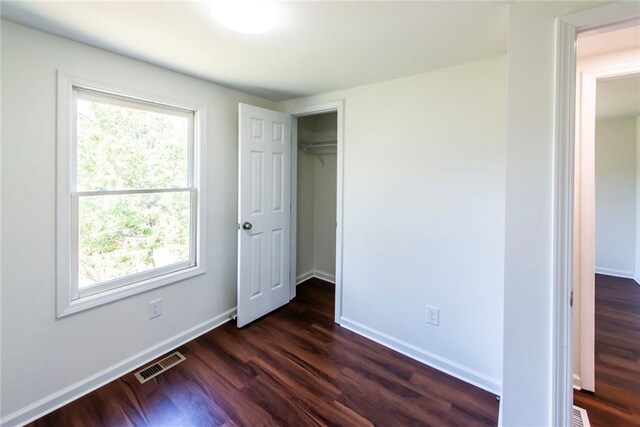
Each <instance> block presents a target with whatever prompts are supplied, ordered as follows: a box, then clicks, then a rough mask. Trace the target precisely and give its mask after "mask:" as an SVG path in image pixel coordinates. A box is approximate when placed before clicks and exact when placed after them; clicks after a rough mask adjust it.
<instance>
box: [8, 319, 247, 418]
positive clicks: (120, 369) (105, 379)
mask: <svg viewBox="0 0 640 427" xmlns="http://www.w3.org/2000/svg"><path fill="white" fill-rule="evenodd" d="M235 313H236V308H235V307H234V308H232V309H231V310H227V311H225V312H224V313H222V314H220V315H219V316H216V317H214V318H212V319H209V320H207V321H206V322H203V323H201V324H199V325H197V326H194V327H193V328H191V329H189V330H186V331H184V332H181V333H179V334H177V335H175V336H173V337H171V338H168V339H166V340H165V341H162V342H161V343H159V344H156V345H154V346H152V347H149V348H147V349H146V350H143V351H141V352H140V353H138V354H135V355H133V356H131V357H130V358H128V359H125V360H123V361H122V362H119V363H116V364H115V365H112V366H110V367H108V368H106V369H103V370H102V371H100V372H98V373H96V374H94V375H92V376H90V377H88V378H85V379H84V380H81V381H78V382H77V383H75V384H72V385H70V386H68V387H65V388H63V389H62V390H60V391H57V392H55V393H53V394H50V395H49V396H47V397H44V398H42V399H40V400H39V401H37V402H35V403H32V404H30V405H28V406H25V407H24V408H22V409H19V410H17V411H15V412H13V413H12V414H9V415H7V416H6V417H4V418H2V419H1V420H0V426H3V427H5V426H6V427H9V426H21V425H24V424H27V423H30V422H31V421H34V420H36V419H38V418H40V417H42V416H44V415H46V414H48V413H49V412H52V411H55V410H56V409H58V408H60V407H61V406H64V405H66V404H67V403H69V402H72V401H74V400H76V399H78V398H80V397H82V396H84V395H85V394H88V393H90V392H92V391H93V390H95V389H97V388H99V387H102V386H103V385H105V384H107V383H109V382H111V381H113V380H115V379H117V378H120V377H121V376H122V375H124V374H126V373H128V372H131V371H133V370H134V369H136V368H138V367H140V366H142V365H145V364H147V363H149V362H151V361H152V360H154V359H156V358H158V357H159V356H162V355H163V354H165V353H167V352H169V351H171V350H173V349H175V348H177V347H180V346H181V345H183V344H185V343H187V342H189V341H191V340H193V339H195V338H197V337H199V336H200V335H202V334H205V333H207V332H209V331H211V330H212V329H215V328H217V327H218V326H221V325H222V324H224V323H226V322H227V321H229V319H230V316H232V315H234V314H235Z"/></svg>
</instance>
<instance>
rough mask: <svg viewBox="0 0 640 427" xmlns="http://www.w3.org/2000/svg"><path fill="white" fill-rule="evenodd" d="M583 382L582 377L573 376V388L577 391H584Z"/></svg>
mask: <svg viewBox="0 0 640 427" xmlns="http://www.w3.org/2000/svg"><path fill="white" fill-rule="evenodd" d="M581 384H582V380H581V379H580V375H578V374H573V388H574V389H576V390H582V386H581Z"/></svg>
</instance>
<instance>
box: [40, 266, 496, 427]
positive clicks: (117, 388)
mask: <svg viewBox="0 0 640 427" xmlns="http://www.w3.org/2000/svg"><path fill="white" fill-rule="evenodd" d="M333 293H334V289H333V286H332V285H330V284H328V283H325V282H321V281H319V280H317V279H311V280H309V281H307V282H305V284H303V285H300V286H299V287H298V296H297V298H295V300H293V301H292V302H291V303H289V304H288V305H287V306H285V307H283V308H281V309H279V310H277V311H276V312H274V313H272V314H270V315H268V316H266V317H264V318H263V319H260V320H258V321H256V322H254V323H253V324H251V325H249V326H246V327H244V328H242V329H238V328H237V327H236V325H235V322H229V323H227V324H225V325H224V326H221V327H219V328H217V329H215V330H213V331H211V332H209V333H207V334H204V335H203V336H201V337H199V338H197V339H195V340H193V341H191V342H189V343H187V344H186V345H184V346H182V347H181V348H180V349H179V350H180V351H181V352H182V353H183V354H184V355H185V356H186V358H187V360H186V361H184V362H182V363H181V364H179V365H177V366H176V367H174V368H172V369H170V370H169V371H167V372H166V373H164V374H162V375H160V376H158V377H156V378H155V379H153V380H151V381H149V382H147V383H145V384H139V383H138V381H137V380H136V379H135V378H134V376H133V374H127V375H125V376H123V377H121V378H119V379H118V380H115V381H113V382H111V383H109V384H107V385H105V386H104V387H101V388H99V389H98V390H96V391H94V392H92V393H90V394H88V395H86V396H84V397H82V398H80V399H78V400H76V401H74V402H72V403H70V404H69V405H66V406H64V407H62V408H60V409H58V410H57V411H55V412H53V413H51V414H49V415H47V416H45V417H43V418H41V419H39V420H37V421H36V422H35V423H33V425H36V426H129V425H135V426H218V425H226V426H252V427H254V426H296V427H300V426H321V425H336V426H370V425H379V426H394V427H396V426H408V425H416V426H417V425H420V426H427V425H434V426H435V425H437V426H454V425H455V426H488V425H496V424H497V419H498V401H497V400H496V396H495V395H493V394H491V393H488V392H486V391H483V390H480V389H478V388H476V387H474V386H472V385H469V384H466V383H464V382H463V381H460V380H457V379H455V378H453V377H451V376H448V375H446V374H444V373H442V372H439V371H437V370H435V369H432V368H429V367H427V366H425V365H422V364H420V363H417V362H416V361H414V360H412V359H409V358H408V357H405V356H403V355H401V354H399V353H396V352H394V351H392V350H389V349H387V348H386V347H383V346H381V345H379V344H376V343H374V342H373V341H370V340H368V339H366V338H363V337H361V336H359V335H357V334H354V333H352V332H350V331H348V330H346V329H344V328H341V327H340V326H337V325H335V324H334V322H333Z"/></svg>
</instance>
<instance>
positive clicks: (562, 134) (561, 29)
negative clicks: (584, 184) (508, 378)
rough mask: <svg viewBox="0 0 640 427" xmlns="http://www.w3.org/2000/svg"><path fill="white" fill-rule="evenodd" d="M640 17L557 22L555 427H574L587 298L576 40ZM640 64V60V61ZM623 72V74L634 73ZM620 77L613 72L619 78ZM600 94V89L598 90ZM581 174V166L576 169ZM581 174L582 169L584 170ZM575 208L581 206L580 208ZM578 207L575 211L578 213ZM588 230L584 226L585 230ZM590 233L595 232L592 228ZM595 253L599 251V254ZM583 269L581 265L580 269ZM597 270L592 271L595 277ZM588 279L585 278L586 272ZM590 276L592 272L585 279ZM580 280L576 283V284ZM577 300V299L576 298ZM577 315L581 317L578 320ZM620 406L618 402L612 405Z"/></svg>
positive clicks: (614, 7)
mask: <svg viewBox="0 0 640 427" xmlns="http://www.w3.org/2000/svg"><path fill="white" fill-rule="evenodd" d="M639 18H640V15H639V13H638V9H637V7H636V5H631V4H627V3H623V2H620V3H615V4H610V5H605V6H601V7H598V8H594V9H591V10H587V11H583V12H578V13H575V14H572V15H568V16H565V17H562V18H559V19H558V20H557V30H556V31H557V32H556V34H557V49H556V59H557V63H556V64H557V73H556V82H557V85H556V109H555V112H556V135H555V136H556V138H555V141H556V144H555V163H556V164H555V179H554V193H555V202H554V348H555V351H554V354H553V382H554V383H553V387H554V389H553V396H552V402H553V422H554V424H555V425H570V424H571V419H572V414H573V412H574V411H573V410H572V404H573V379H574V378H573V375H572V374H573V366H574V363H575V358H574V354H573V350H572V347H573V345H572V344H573V336H574V335H575V334H576V329H574V326H576V325H574V322H573V320H574V319H575V318H576V316H578V315H579V314H578V313H577V310H576V309H575V306H574V303H575V302H577V301H582V297H584V296H585V295H586V293H585V292H582V289H581V290H579V291H578V292H582V296H580V295H574V291H576V288H575V287H574V286H577V284H578V283H579V281H580V279H581V277H579V276H578V277H574V276H575V275H576V274H575V273H576V272H575V271H574V266H575V259H574V255H577V254H575V253H574V252H575V251H574V246H575V245H574V241H573V238H574V230H575V229H576V228H575V227H574V225H576V224H574V222H575V218H574V213H576V211H577V210H579V207H580V206H579V205H578V204H576V203H574V194H575V191H574V190H575V187H576V186H577V185H580V184H579V183H577V182H576V179H575V175H574V172H576V170H574V160H577V159H579V157H578V156H576V152H575V149H576V144H575V141H576V137H578V138H579V133H580V132H581V127H580V126H576V122H575V121H574V118H575V117H576V115H578V114H580V113H581V112H580V111H578V110H577V109H576V104H578V105H580V103H579V102H578V103H576V94H578V95H580V93H579V92H578V93H576V89H577V88H579V87H580V86H579V84H578V79H577V74H576V40H577V39H578V37H584V36H586V35H588V34H598V33H606V32H609V31H613V30H616V29H621V28H625V27H628V26H630V25H634V21H637V20H638V19H639ZM637 59H640V58H636V60H637ZM623 68H624V67H619V68H618V70H617V75H624V74H629V73H628V72H624V71H623ZM615 74H616V73H611V75H615ZM594 90H595V89H594ZM575 167H576V169H578V168H579V167H580V165H575ZM578 172H579V170H578ZM574 205H575V206H574ZM574 208H575V209H574ZM579 226H580V227H582V226H584V223H583V224H580V225H579ZM589 228H591V227H590V226H589ZM594 252H595V249H594ZM581 269H582V266H580V270H581ZM594 271H595V266H594V267H593V269H592V270H591V276H593V272H594ZM581 274H582V273H581ZM583 276H584V277H589V274H588V272H586V274H584V275H583ZM574 279H575V280H574ZM576 297H577V298H576ZM574 315H575V316H574ZM610 403H613V404H615V402H610Z"/></svg>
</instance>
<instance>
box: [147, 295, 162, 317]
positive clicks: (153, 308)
mask: <svg viewBox="0 0 640 427" xmlns="http://www.w3.org/2000/svg"><path fill="white" fill-rule="evenodd" d="M160 316H162V298H158V299H154V300H152V301H149V319H154V318H156V317H160Z"/></svg>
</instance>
